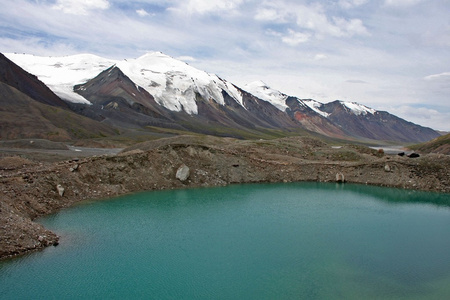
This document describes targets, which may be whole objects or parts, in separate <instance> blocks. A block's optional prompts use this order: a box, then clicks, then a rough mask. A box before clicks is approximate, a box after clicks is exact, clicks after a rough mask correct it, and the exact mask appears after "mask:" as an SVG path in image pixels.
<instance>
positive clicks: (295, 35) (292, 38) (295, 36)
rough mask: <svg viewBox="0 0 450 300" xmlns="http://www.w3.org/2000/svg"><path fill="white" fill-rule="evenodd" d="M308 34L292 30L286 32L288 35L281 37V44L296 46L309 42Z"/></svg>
mask: <svg viewBox="0 0 450 300" xmlns="http://www.w3.org/2000/svg"><path fill="white" fill-rule="evenodd" d="M309 37H310V34H308V33H303V32H295V31H294V30H292V29H289V30H288V34H287V35H285V36H283V37H282V38H281V40H282V41H283V43H285V44H288V45H289V46H297V45H298V44H301V43H305V42H307V41H308V40H309Z"/></svg>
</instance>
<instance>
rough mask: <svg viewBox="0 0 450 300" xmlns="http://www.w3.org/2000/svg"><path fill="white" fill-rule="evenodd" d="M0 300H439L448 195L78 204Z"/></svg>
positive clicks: (307, 188)
mask: <svg viewBox="0 0 450 300" xmlns="http://www.w3.org/2000/svg"><path fill="white" fill-rule="evenodd" d="M39 222H40V223H42V224H43V225H44V226H45V227H46V228H48V229H51V230H53V231H54V232H56V233H57V234H58V235H60V236H61V239H60V244H59V246H57V247H50V248H47V249H45V250H44V251H41V252H36V253H32V254H29V255H26V256H24V257H20V258H17V259H12V260H7V261H3V262H0V299H450V194H439V193H425V192H417V191H407V190H399V189H389V188H380V187H371V186H364V185H352V184H344V185H338V184H324V183H286V184H248V185H232V186H228V187H220V188H198V189H188V190H171V191H154V192H145V193H138V194H133V195H127V196H123V197H118V198H114V199H110V200H104V201H97V202H90V203H88V202H85V203H82V204H79V205H76V206H75V207H72V208H69V209H65V210H63V211H61V212H59V213H57V214H54V215H51V216H48V217H46V218H43V219H40V220H39Z"/></svg>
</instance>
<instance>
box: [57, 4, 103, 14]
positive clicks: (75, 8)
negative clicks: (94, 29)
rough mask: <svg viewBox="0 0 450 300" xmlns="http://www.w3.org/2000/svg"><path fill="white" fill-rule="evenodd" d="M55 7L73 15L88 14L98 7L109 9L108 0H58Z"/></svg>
mask: <svg viewBox="0 0 450 300" xmlns="http://www.w3.org/2000/svg"><path fill="white" fill-rule="evenodd" d="M53 8H54V9H57V10H62V11H63V12H64V13H67V14H73V15H87V14H89V11H91V10H96V9H108V8H109V2H108V1H107V0H57V1H56V3H55V5H54V6H53Z"/></svg>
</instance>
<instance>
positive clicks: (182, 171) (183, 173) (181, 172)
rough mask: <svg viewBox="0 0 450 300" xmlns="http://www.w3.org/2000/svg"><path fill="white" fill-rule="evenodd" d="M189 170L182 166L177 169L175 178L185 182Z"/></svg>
mask: <svg viewBox="0 0 450 300" xmlns="http://www.w3.org/2000/svg"><path fill="white" fill-rule="evenodd" d="M189 175H190V170H189V167H188V166H186V165H182V166H181V167H179V168H178V170H177V173H176V175H175V177H176V178H177V179H178V180H180V181H186V180H187V179H188V178H189Z"/></svg>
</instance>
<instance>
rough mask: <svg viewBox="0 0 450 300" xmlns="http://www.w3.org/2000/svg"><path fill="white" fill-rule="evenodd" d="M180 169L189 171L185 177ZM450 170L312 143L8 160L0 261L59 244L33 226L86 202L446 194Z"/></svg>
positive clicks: (205, 144) (195, 143)
mask: <svg viewBox="0 0 450 300" xmlns="http://www.w3.org/2000/svg"><path fill="white" fill-rule="evenodd" d="M181 166H187V168H183V170H182V172H181V170H180V167H181ZM449 166H450V157H449V156H446V155H427V156H422V157H419V158H415V159H411V158H408V157H400V156H397V155H391V156H386V155H383V154H380V153H378V152H377V151H376V150H371V149H368V148H364V147H357V146H350V145H349V146H344V147H342V148H339V149H336V148H332V147H331V146H329V145H326V144H324V143H322V142H320V141H317V140H313V139H308V138H285V139H280V140H274V141H238V140H233V139H219V138H212V137H208V138H204V137H203V138H198V137H196V138H194V137H176V138H170V139H164V140H158V141H153V142H149V143H146V144H141V145H138V146H135V147H133V148H129V149H126V152H124V153H121V154H119V155H115V156H100V157H88V158H81V159H75V160H65V161H61V162H59V163H42V162H40V163H39V162H34V161H30V160H26V159H23V158H19V157H17V156H16V157H10V158H7V157H6V158H2V159H1V160H0V195H1V199H0V236H1V240H0V258H4V257H11V256H15V255H20V254H23V253H26V252H28V251H33V250H36V249H41V248H43V247H46V246H49V245H54V244H57V243H58V237H57V236H56V234H54V233H52V232H50V231H48V230H46V229H45V228H43V227H42V226H41V225H39V224H37V223H35V222H33V220H34V219H35V218H37V217H39V216H43V215H47V214H50V213H53V212H56V211H58V210H60V209H62V208H64V207H69V206H71V205H72V204H74V203H76V202H79V201H82V200H86V199H101V198H108V197H112V196H117V195H122V194H125V193H131V192H136V191H142V190H156V189H172V188H188V187H198V186H218V185H227V184H233V183H252V182H283V181H284V182H293V181H322V182H329V181H336V180H344V181H346V182H354V183H363V184H372V185H381V186H391V187H400V188H407V189H420V190H430V191H439V192H447V193H449V192H450V174H449V172H450V168H449ZM177 171H179V172H177ZM181 173H183V174H181ZM180 174H181V175H180Z"/></svg>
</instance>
